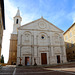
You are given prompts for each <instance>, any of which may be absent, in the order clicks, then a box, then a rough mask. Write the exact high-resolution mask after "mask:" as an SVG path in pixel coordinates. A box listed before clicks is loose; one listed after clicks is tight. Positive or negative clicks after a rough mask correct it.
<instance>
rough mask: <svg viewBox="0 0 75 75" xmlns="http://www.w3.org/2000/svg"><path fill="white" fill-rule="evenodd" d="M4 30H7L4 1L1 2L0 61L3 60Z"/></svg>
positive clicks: (0, 0)
mask: <svg viewBox="0 0 75 75" xmlns="http://www.w3.org/2000/svg"><path fill="white" fill-rule="evenodd" d="M4 29H5V16H4V0H0V59H1V48H2V37H3V30H4Z"/></svg>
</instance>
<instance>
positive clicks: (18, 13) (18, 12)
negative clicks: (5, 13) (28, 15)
mask: <svg viewBox="0 0 75 75" xmlns="http://www.w3.org/2000/svg"><path fill="white" fill-rule="evenodd" d="M16 16H20V10H19V8H18V10H17V13H16Z"/></svg>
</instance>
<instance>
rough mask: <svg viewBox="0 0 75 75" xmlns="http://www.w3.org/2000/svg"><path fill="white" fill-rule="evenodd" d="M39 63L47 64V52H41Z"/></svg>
mask: <svg viewBox="0 0 75 75" xmlns="http://www.w3.org/2000/svg"><path fill="white" fill-rule="evenodd" d="M41 64H42V65H44V64H47V53H41Z"/></svg>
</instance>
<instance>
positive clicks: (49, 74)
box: [0, 64, 75, 75]
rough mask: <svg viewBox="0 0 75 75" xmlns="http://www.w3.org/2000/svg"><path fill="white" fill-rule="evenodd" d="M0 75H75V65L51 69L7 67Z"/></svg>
mask: <svg viewBox="0 0 75 75" xmlns="http://www.w3.org/2000/svg"><path fill="white" fill-rule="evenodd" d="M0 75H75V64H72V65H63V66H61V65H60V66H50V67H48V66H47V67H34V66H33V67H15V66H5V67H3V68H1V69H0Z"/></svg>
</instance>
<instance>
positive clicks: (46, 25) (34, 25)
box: [18, 18, 63, 32]
mask: <svg viewBox="0 0 75 75" xmlns="http://www.w3.org/2000/svg"><path fill="white" fill-rule="evenodd" d="M18 29H19V30H25V29H31V30H51V31H59V32H63V31H62V30H61V29H59V28H58V27H56V26H55V25H53V24H52V23H50V22H49V21H47V20H46V19H44V18H40V19H37V20H35V21H32V22H30V23H27V24H25V25H22V26H21V27H19V28H18Z"/></svg>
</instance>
